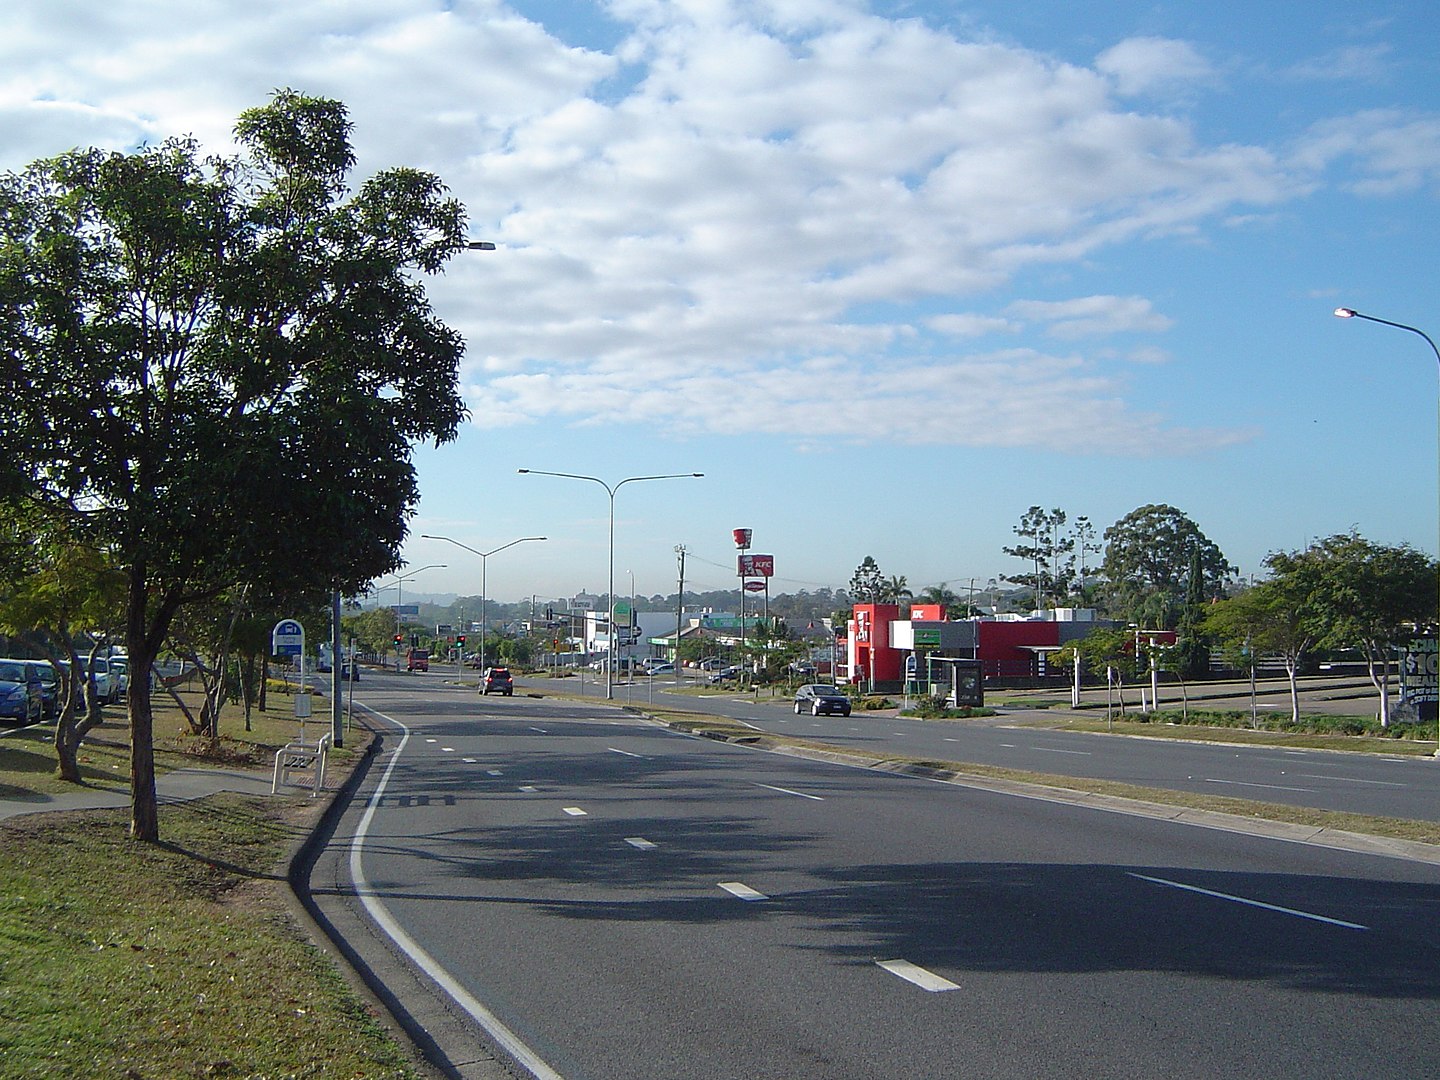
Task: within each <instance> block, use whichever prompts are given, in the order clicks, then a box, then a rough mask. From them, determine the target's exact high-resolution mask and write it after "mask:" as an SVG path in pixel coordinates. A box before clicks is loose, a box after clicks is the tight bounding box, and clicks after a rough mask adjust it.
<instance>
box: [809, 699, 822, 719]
mask: <svg viewBox="0 0 1440 1080" xmlns="http://www.w3.org/2000/svg"><path fill="white" fill-rule="evenodd" d="M810 715H811V716H819V715H820V703H819V702H818V701H817V702H816V703H815V704H814V705H811V706H810Z"/></svg>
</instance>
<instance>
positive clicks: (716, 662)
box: [700, 656, 730, 671]
mask: <svg viewBox="0 0 1440 1080" xmlns="http://www.w3.org/2000/svg"><path fill="white" fill-rule="evenodd" d="M729 666H730V664H729V663H728V662H727V661H725V660H721V659H720V657H718V656H711V657H707V658H706V659H704V660H701V661H700V670H701V671H724V670H725V669H726V668H727V667H729Z"/></svg>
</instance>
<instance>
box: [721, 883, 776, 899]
mask: <svg viewBox="0 0 1440 1080" xmlns="http://www.w3.org/2000/svg"><path fill="white" fill-rule="evenodd" d="M718 884H719V885H720V888H722V889H724V890H725V891H726V892H728V893H729V894H730V895H731V896H736V897H739V898H740V899H741V900H747V901H752V902H753V901H755V900H769V899H770V898H769V897H768V896H766V895H765V894H764V893H762V892H756V891H755V890H754V889H752V888H750V886H749V885H746V884H745V883H744V882H743V881H721V882H719V883H718Z"/></svg>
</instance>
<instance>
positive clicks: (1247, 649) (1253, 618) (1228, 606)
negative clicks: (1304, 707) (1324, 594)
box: [1203, 555, 1320, 723]
mask: <svg viewBox="0 0 1440 1080" xmlns="http://www.w3.org/2000/svg"><path fill="white" fill-rule="evenodd" d="M1275 558H1276V556H1274V555H1271V556H1270V557H1269V559H1267V563H1269V564H1270V565H1271V569H1272V570H1276V569H1278V570H1279V572H1278V573H1277V574H1276V576H1275V577H1273V578H1272V579H1271V580H1269V581H1262V582H1261V583H1260V584H1259V585H1256V586H1255V587H1254V588H1251V589H1246V590H1245V591H1244V592H1241V593H1237V594H1236V595H1235V596H1231V597H1229V598H1227V599H1224V600H1221V601H1219V602H1218V603H1216V604H1215V605H1214V606H1213V607H1212V608H1211V609H1210V611H1209V612H1208V614H1207V615H1206V617H1205V621H1204V624H1203V628H1204V631H1205V632H1206V633H1208V634H1213V635H1214V636H1215V637H1216V638H1218V639H1219V640H1221V641H1222V642H1224V643H1225V644H1226V645H1228V646H1229V647H1230V649H1231V651H1232V652H1235V653H1239V654H1241V655H1244V656H1246V657H1247V659H1248V660H1249V663H1250V665H1251V667H1252V672H1253V665H1254V663H1255V658H1256V657H1257V656H1267V655H1273V656H1279V657H1280V658H1281V659H1282V661H1283V662H1284V664H1285V674H1286V676H1287V677H1288V679H1289V683H1290V720H1291V722H1292V723H1298V722H1299V720H1300V686H1299V681H1298V675H1299V671H1300V664H1301V661H1302V660H1303V659H1304V657H1305V654H1306V653H1308V652H1309V651H1310V650H1311V649H1312V648H1314V646H1315V642H1316V640H1317V639H1318V637H1319V635H1320V629H1319V626H1320V624H1319V621H1318V615H1319V608H1318V603H1317V596H1316V591H1315V582H1314V580H1313V577H1312V575H1311V574H1310V570H1311V569H1313V567H1311V566H1310V564H1308V563H1306V564H1302V565H1301V566H1298V567H1294V568H1286V567H1284V566H1283V564H1282V566H1280V567H1278V568H1277V566H1276V565H1275V564H1274V563H1273V561H1272V560H1274V559H1275Z"/></svg>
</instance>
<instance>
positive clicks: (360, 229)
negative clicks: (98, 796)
mask: <svg viewBox="0 0 1440 1080" xmlns="http://www.w3.org/2000/svg"><path fill="white" fill-rule="evenodd" d="M235 131H236V137H237V141H238V143H239V145H240V146H241V148H242V149H241V153H240V154H239V156H237V157H235V158H230V159H224V160H220V159H215V158H208V159H206V158H202V157H201V154H200V149H199V147H198V146H197V145H196V144H195V142H194V141H193V140H191V139H186V138H177V139H171V140H168V141H166V142H164V143H163V144H161V145H159V146H153V147H144V148H141V149H140V150H138V151H136V152H134V153H128V154H126V153H109V152H104V151H100V150H94V149H91V150H77V151H74V152H70V153H66V154H63V155H61V156H59V157H57V158H54V159H51V160H47V161H41V162H37V163H35V164H33V165H32V166H30V167H29V168H27V169H26V170H24V171H23V172H21V173H18V174H7V175H5V176H4V177H0V348H3V349H4V354H5V358H6V363H5V365H4V373H3V374H0V429H3V430H5V431H6V433H7V450H9V451H10V453H9V454H7V455H6V456H7V458H9V459H10V461H9V462H7V467H6V470H5V473H4V474H3V475H0V484H3V486H4V487H5V489H6V490H9V491H11V492H12V493H14V494H16V495H18V496H19V497H20V498H23V499H25V500H27V501H28V502H30V503H31V504H33V505H37V506H40V507H43V509H44V511H45V512H46V513H47V514H51V515H54V516H55V517H56V518H57V519H63V520H64V521H65V522H66V527H67V528H68V529H70V530H73V532H74V533H75V535H77V536H79V537H82V538H84V539H86V540H88V541H89V542H90V543H92V544H93V545H94V546H95V547H96V548H97V549H99V550H103V551H105V552H106V553H107V555H108V556H109V557H111V558H112V559H113V560H114V561H115V563H116V565H118V566H119V567H121V569H122V571H123V573H124V575H125V578H126V597H127V600H126V615H127V618H126V628H125V637H126V644H127V647H128V650H129V653H130V662H131V678H130V685H131V688H132V691H131V694H130V700H129V720H130V735H131V747H132V756H131V773H130V783H131V792H132V816H131V833H132V835H134V836H136V837H138V838H141V839H150V840H153V839H156V838H157V837H158V821H157V816H156V804H155V776H154V756H153V745H152V729H153V724H152V713H151V703H150V697H149V694H148V692H147V688H148V686H149V673H150V669H151V666H152V664H153V662H154V659H155V657H156V655H157V653H158V652H159V650H160V647H161V644H162V642H163V641H164V639H165V635H166V632H167V630H168V629H169V627H170V624H171V621H172V620H173V619H174V618H175V615H176V612H177V611H178V610H179V609H180V608H181V607H182V606H183V605H185V604H187V603H189V602H192V601H198V600H204V599H206V598H209V597H213V596H216V595H218V594H220V593H222V592H223V591H224V590H226V589H228V588H231V587H233V586H235V585H238V584H241V583H246V582H256V583H260V584H263V585H266V587H267V588H268V587H277V591H279V589H278V586H279V585H283V586H284V588H285V589H286V590H294V591H299V590H301V589H305V588H317V589H318V588H326V589H328V588H339V589H342V590H344V591H345V592H352V593H353V592H358V591H359V590H360V586H361V585H362V584H363V583H364V582H365V581H368V580H370V579H372V578H373V577H375V576H376V575H378V574H382V573H385V572H388V571H389V570H391V569H393V568H394V567H395V566H396V565H397V563H398V551H399V546H400V544H401V542H402V540H403V538H404V535H405V529H406V522H407V520H408V517H409V514H410V513H411V509H412V507H413V505H414V503H415V501H416V498H417V491H416V485H415V473H414V469H413V466H412V465H411V462H410V445H411V442H412V440H417V439H434V440H436V441H437V442H438V441H445V440H448V439H450V438H453V437H454V434H455V431H456V429H457V427H458V425H459V423H460V422H461V420H462V419H463V417H464V406H463V403H462V402H461V400H460V399H459V397H458V395H457V393H456V376H457V369H458V364H459V360H460V356H461V354H462V351H463V345H462V342H461V340H460V338H459V335H458V334H456V333H455V332H454V331H453V330H451V329H450V328H448V327H447V326H445V325H444V324H443V323H442V322H441V321H440V320H439V319H437V318H436V317H435V315H434V314H433V312H432V311H431V309H430V307H429V304H428V302H427V299H426V296H425V292H424V287H423V278H421V277H420V275H421V274H426V273H435V272H438V271H439V270H440V269H441V268H442V267H443V265H444V263H445V261H446V260H447V259H448V258H450V257H451V256H452V255H453V254H455V253H456V252H458V251H459V250H461V248H462V247H463V245H464V242H465V241H464V211H463V208H462V207H461V206H460V205H459V204H458V203H457V202H455V201H454V200H452V199H450V198H448V197H447V196H446V194H445V192H444V188H443V186H442V184H441V183H440V181H439V180H438V179H437V178H436V177H434V176H432V175H430V174H427V173H423V172H419V171H416V170H412V169H404V168H399V169H392V170H389V171H385V172H382V173H380V174H377V175H376V176H374V177H373V178H371V179H369V180H367V181H365V182H364V183H363V184H361V185H360V186H359V187H358V189H357V190H355V191H354V192H353V193H351V192H350V189H349V180H348V178H349V173H350V170H351V168H352V166H353V163H354V158H353V154H352V151H351V146H350V122H349V120H348V118H347V115H346V111H345V108H344V106H343V105H342V104H341V103H339V102H335V101H329V100H323V99H317V98H311V97H307V96H304V95H301V94H298V93H295V92H293V91H282V92H279V93H277V94H276V95H275V96H274V98H273V99H272V100H271V102H270V103H268V104H267V105H265V106H263V107H260V108H257V109H253V110H250V111H248V112H246V113H244V114H243V115H242V116H241V117H240V119H239V121H238V123H237V125H236V129H235Z"/></svg>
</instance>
